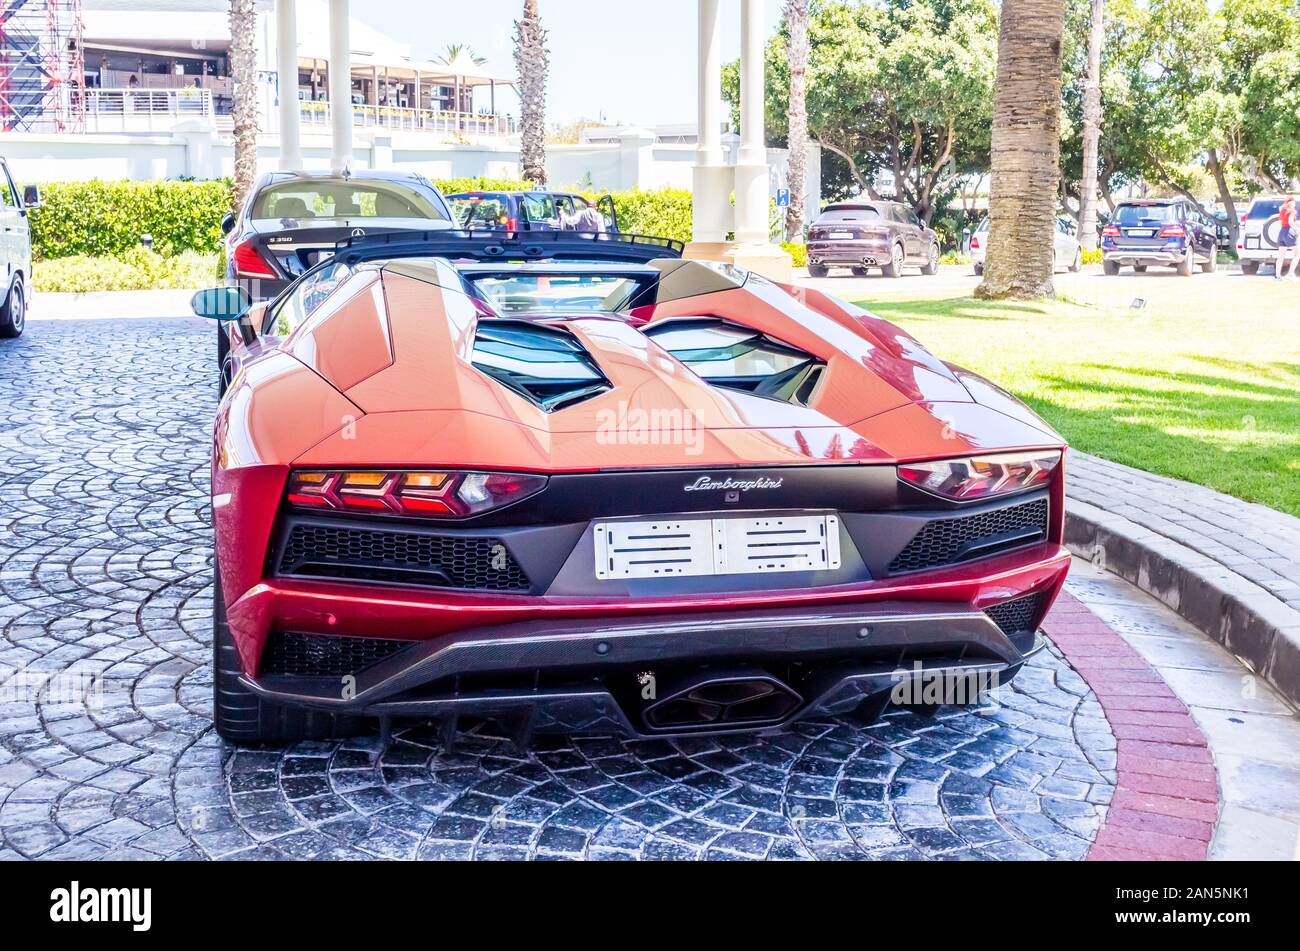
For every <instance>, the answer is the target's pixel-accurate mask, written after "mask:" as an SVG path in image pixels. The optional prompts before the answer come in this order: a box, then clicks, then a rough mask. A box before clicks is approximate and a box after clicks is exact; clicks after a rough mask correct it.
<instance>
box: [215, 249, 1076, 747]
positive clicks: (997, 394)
mask: <svg viewBox="0 0 1300 951" xmlns="http://www.w3.org/2000/svg"><path fill="white" fill-rule="evenodd" d="M681 251H682V247H681V245H680V244H678V243H677V242H672V241H667V240H665V239H657V238H656V239H649V238H643V237H638V236H634V235H612V234H607V235H600V236H593V235H581V234H573V233H568V232H556V233H550V234H539V235H527V236H518V237H517V238H516V239H512V240H504V239H502V237H501V236H500V235H495V236H494V235H491V234H483V233H471V232H461V231H442V232H429V233H428V234H426V235H423V236H421V235H414V236H412V235H393V236H383V235H381V236H374V237H368V238H360V239H354V240H352V241H349V242H344V243H343V244H341V245H340V246H339V247H338V249H337V251H336V252H335V254H334V255H333V257H331V258H329V259H328V260H326V261H323V262H321V263H319V264H317V265H316V266H315V267H313V268H311V269H310V270H308V271H307V272H305V273H304V274H303V275H302V276H301V277H300V278H299V279H298V280H297V281H296V282H295V283H293V284H292V285H290V286H289V287H288V288H287V289H286V290H285V291H284V292H283V293H282V294H281V295H280V296H279V297H278V298H277V299H276V300H274V301H271V302H269V303H264V304H258V305H256V306H253V305H251V304H250V303H249V301H248V300H247V299H246V298H245V297H244V296H242V292H241V291H240V290H239V289H238V288H235V287H229V288H217V289H214V290H211V291H202V292H200V293H199V294H198V295H196V297H195V311H196V312H198V313H200V314H202V315H203V316H208V317H215V318H218V319H223V320H226V321H227V322H226V324H225V328H226V331H227V332H228V333H229V335H230V340H231V354H232V356H233V358H234V366H233V370H234V374H233V378H231V379H230V382H229V386H228V389H227V391H226V393H225V395H224V397H223V398H222V400H221V404H220V408H219V410H218V413H217V418H216V423H215V430H214V439H213V464H212V505H213V516H214V522H215V533H216V564H217V571H216V585H215V596H214V621H215V625H214V627H215V635H214V662H215V682H216V704H215V721H216V728H217V731H218V732H219V733H220V735H221V736H223V737H224V738H226V739H227V740H230V741H233V742H264V741H286V740H292V739H295V738H305V737H318V738H319V737H327V736H336V735H341V734H345V733H349V732H355V731H357V730H359V729H367V728H370V724H371V723H372V722H373V720H374V719H375V718H378V719H379V720H380V722H381V724H382V723H391V722H392V718H420V719H427V720H432V721H436V722H438V723H439V724H441V726H442V728H443V729H444V730H446V731H448V733H449V735H454V732H455V730H456V729H457V723H458V718H465V717H472V718H474V719H475V720H476V721H478V720H490V721H495V722H497V723H499V724H502V725H505V726H506V727H507V728H508V729H509V730H510V731H511V735H513V736H515V737H516V738H517V739H519V738H523V737H526V736H528V735H529V734H530V733H531V732H532V731H542V730H564V731H581V732H603V733H609V732H619V733H623V734H625V735H629V734H630V735H633V736H664V735H670V736H671V735H682V734H693V733H725V732H731V731H740V730H756V729H769V728H776V727H781V726H783V725H785V724H788V723H790V722H791V721H793V720H796V719H799V718H801V717H805V716H811V715H833V714H848V713H854V714H856V715H858V716H876V715H878V714H879V713H880V712H882V711H883V709H884V708H885V706H886V705H887V704H888V703H890V702H894V703H899V702H911V701H909V700H908V695H906V694H900V693H899V689H900V687H901V686H908V685H911V686H915V685H916V684H917V683H918V681H919V680H920V679H923V678H927V677H933V676H939V675H944V676H946V675H952V674H961V675H970V674H974V673H978V674H984V675H990V676H991V677H993V678H994V679H995V680H998V681H1005V680H1006V679H1008V678H1009V677H1011V676H1013V675H1014V674H1015V673H1016V671H1018V670H1019V669H1020V667H1021V666H1022V665H1023V664H1024V662H1025V660H1026V658H1027V657H1028V656H1029V655H1030V654H1032V653H1033V652H1034V651H1036V650H1038V649H1039V648H1040V647H1041V646H1042V644H1043V641H1042V639H1041V637H1040V636H1039V634H1038V624H1039V622H1040V621H1041V619H1042V617H1043V615H1044V614H1045V613H1046V611H1047V609H1048V608H1049V606H1050V605H1051V603H1052V600H1053V599H1054V598H1055V596H1056V594H1057V592H1058V590H1059V589H1060V587H1061V584H1062V582H1063V581H1064V579H1065V575H1066V571H1067V568H1068V562H1069V559H1068V555H1067V553H1066V551H1065V549H1064V548H1063V547H1062V545H1061V534H1062V521H1063V511H1064V484H1063V476H1064V472H1063V467H1062V461H1063V453H1064V449H1065V447H1064V445H1063V443H1062V441H1061V438H1060V436H1058V435H1057V434H1056V433H1055V432H1053V431H1052V430H1051V428H1050V427H1049V426H1048V425H1047V424H1046V423H1044V422H1043V421H1042V420H1041V419H1039V418H1038V417H1037V416H1036V415H1035V414H1034V413H1032V412H1031V411H1030V410H1028V409H1027V408H1026V407H1024V406H1023V405H1021V404H1020V403H1019V402H1017V401H1016V400H1015V399H1014V398H1012V397H1011V396H1009V395H1008V394H1007V393H1005V392H1004V391H1002V390H1001V389H999V388H998V387H996V386H994V385H993V384H991V383H990V382H988V381H987V380H985V379H983V378H981V377H979V376H977V375H975V374H973V373H970V372H967V371H965V370H963V369H961V368H959V367H955V366H951V365H949V364H946V363H944V362H942V361H940V360H938V359H936V358H935V357H934V356H932V355H931V354H930V353H928V352H927V351H926V350H925V348H924V347H922V346H921V345H920V344H919V343H918V342H917V341H916V340H915V339H913V338H912V337H910V336H909V335H908V334H906V333H904V332H903V331H901V330H899V329H898V328H897V327H894V326H893V325H891V324H889V323H887V322H885V321H883V320H880V319H878V318H876V317H874V316H872V315H871V314H869V313H867V312H866V311H864V310H862V309H860V308H858V307H855V306H853V305H850V304H846V303H844V302H842V301H839V300H836V299H835V298H833V297H830V296H827V295H825V294H821V293H818V292H815V291H809V290H804V289H801V288H795V287H789V286H783V285H777V284H774V283H771V282H770V281H768V280H766V279H764V278H761V277H759V276H757V275H754V274H748V273H746V272H744V271H740V270H736V269H733V268H728V267H725V266H717V265H706V264H703V263H700V262H694V261H687V260H683V259H682V258H681ZM912 696H913V700H915V697H916V696H919V694H918V695H912ZM915 702H917V703H918V705H924V704H922V702H921V701H920V700H915ZM459 722H460V723H462V724H463V723H464V722H465V721H464V720H463V719H460V720H459Z"/></svg>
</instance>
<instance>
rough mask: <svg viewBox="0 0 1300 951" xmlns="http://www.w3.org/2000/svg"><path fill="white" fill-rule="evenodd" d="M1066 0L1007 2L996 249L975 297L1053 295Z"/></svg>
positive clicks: (995, 171)
mask: <svg viewBox="0 0 1300 951" xmlns="http://www.w3.org/2000/svg"><path fill="white" fill-rule="evenodd" d="M1064 30H1065V0H1002V14H1001V27H1000V30H999V34H998V69H997V89H996V90H995V93H994V100H993V141H992V158H993V161H992V175H991V179H992V184H991V188H990V194H989V227H990V230H989V249H988V254H987V257H986V258H985V261H984V280H983V282H981V283H980V285H979V287H977V288H975V296H976V297H986V298H998V297H1015V298H1022V299H1029V300H1032V299H1036V298H1040V297H1050V296H1051V295H1052V294H1053V293H1054V292H1055V291H1054V288H1053V286H1052V245H1053V235H1054V233H1055V230H1056V186H1057V182H1058V180H1059V177H1060V165H1061V116H1060V112H1061V35H1062V33H1063V32H1064Z"/></svg>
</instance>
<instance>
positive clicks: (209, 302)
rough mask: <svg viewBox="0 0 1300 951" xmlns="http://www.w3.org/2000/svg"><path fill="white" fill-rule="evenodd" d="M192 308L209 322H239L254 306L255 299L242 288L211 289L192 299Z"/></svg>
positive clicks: (199, 293)
mask: <svg viewBox="0 0 1300 951" xmlns="http://www.w3.org/2000/svg"><path fill="white" fill-rule="evenodd" d="M190 306H191V307H192V308H194V313H196V314H198V316H200V317H207V318H208V319H209V320H238V319H239V318H240V317H243V316H244V314H246V313H247V312H248V309H249V308H250V307H252V306H253V298H252V296H251V295H250V294H249V293H248V291H246V290H244V288H242V287H237V286H236V287H209V288H207V289H206V290H202V291H199V292H198V293H196V294H195V295H194V296H193V297H192V298H190Z"/></svg>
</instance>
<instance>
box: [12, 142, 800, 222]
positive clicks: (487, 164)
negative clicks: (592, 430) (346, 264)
mask: <svg viewBox="0 0 1300 951" xmlns="http://www.w3.org/2000/svg"><path fill="white" fill-rule="evenodd" d="M431 138H432V136H430V135H429V134H427V133H418V132H396V131H394V132H383V133H374V132H368V131H366V130H358V134H357V136H356V138H355V145H356V147H355V150H354V156H355V159H354V167H356V168H395V169H411V170H415V171H419V172H421V173H422V174H424V175H426V176H428V177H429V178H435V179H437V178H461V177H475V176H486V177H488V178H518V177H519V150H518V146H512V145H510V144H507V143H504V142H503V143H500V144H497V143H492V144H475V145H460V144H453V143H440V142H436V141H430V140H431ZM276 139H277V137H276V136H274V135H265V134H264V135H262V137H261V143H262V144H261V145H260V147H259V148H258V167H259V171H262V172H269V171H274V170H275V169H276V167H277V152H278V143H277V141H276ZM302 149H303V161H304V165H305V167H306V168H309V169H320V170H325V169H328V168H329V167H330V144H329V136H328V135H321V134H317V133H312V132H309V131H307V130H305V129H304V130H303V136H302ZM732 152H734V150H732ZM0 154H2V155H4V157H5V158H6V159H7V160H8V161H9V165H10V167H11V168H12V169H13V173H14V176H15V177H16V178H18V179H19V180H21V181H24V182H46V181H85V180H87V179H92V178H100V179H121V178H128V179H134V180H136V181H145V180H150V179H162V178H180V177H182V176H191V177H193V178H218V177H221V176H229V175H233V174H234V168H235V154H234V144H233V143H232V142H231V141H230V139H229V138H228V137H227V136H224V135H221V134H219V133H218V132H217V131H216V130H215V129H213V128H203V127H196V128H192V129H185V130H182V131H176V132H172V133H169V134H154V135H54V134H27V133H7V134H6V135H5V136H4V137H3V138H2V139H0ZM546 158H547V166H548V168H549V170H550V173H551V184H552V185H554V186H556V187H568V186H578V185H581V186H586V187H590V188H592V189H596V190H609V191H621V190H623V189H631V188H687V189H689V188H690V187H691V167H692V164H693V163H694V161H695V147H694V146H693V145H656V144H655V143H654V140H653V139H652V138H645V137H639V136H637V135H632V136H629V137H625V138H624V139H623V140H622V141H620V142H618V143H611V144H596V145H593V144H580V145H552V146H549V147H548V148H547V152H546ZM730 160H731V161H733V162H734V155H732V156H730ZM768 161H769V162H770V163H771V165H772V189H773V193H775V189H776V188H778V187H784V185H785V163H786V152H785V150H784V149H769V150H768ZM806 184H807V194H808V206H809V207H810V208H816V207H817V206H818V201H819V199H820V195H821V153H820V150H818V149H816V148H814V149H812V150H811V151H810V154H809V162H808V178H807V182H806Z"/></svg>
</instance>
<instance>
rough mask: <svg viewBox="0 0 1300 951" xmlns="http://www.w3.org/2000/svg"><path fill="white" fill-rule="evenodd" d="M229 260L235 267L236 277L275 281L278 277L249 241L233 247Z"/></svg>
mask: <svg viewBox="0 0 1300 951" xmlns="http://www.w3.org/2000/svg"><path fill="white" fill-rule="evenodd" d="M230 260H231V261H232V262H233V263H234V265H235V276H236V277H262V278H270V279H271V280H275V279H277V278H278V277H279V276H280V275H279V274H277V273H276V272H275V269H274V268H272V267H271V265H270V264H268V263H267V261H266V258H264V257H262V255H261V252H259V251H258V250H257V247H256V246H255V245H254V244H253V242H251V241H244V242H241V243H240V244H237V245H235V250H234V251H233V252H231V255H230Z"/></svg>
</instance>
